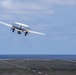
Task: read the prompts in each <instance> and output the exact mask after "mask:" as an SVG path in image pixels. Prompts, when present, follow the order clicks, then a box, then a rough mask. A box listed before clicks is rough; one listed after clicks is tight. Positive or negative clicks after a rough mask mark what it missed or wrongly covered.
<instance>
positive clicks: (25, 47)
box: [0, 0, 76, 55]
mask: <svg viewBox="0 0 76 75" xmlns="http://www.w3.org/2000/svg"><path fill="white" fill-rule="evenodd" d="M0 21H3V22H6V23H8V24H12V25H14V22H21V23H24V24H27V25H29V26H30V29H31V30H34V31H38V32H43V33H45V34H46V35H45V36H42V35H36V34H31V33H29V34H28V35H27V36H24V33H22V34H21V35H18V34H17V31H15V33H12V31H10V29H11V28H10V27H7V26H4V25H2V24H0V54H48V55H49V54H72V55H75V54H76V0H0Z"/></svg>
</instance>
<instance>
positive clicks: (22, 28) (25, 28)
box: [0, 21, 45, 36]
mask: <svg viewBox="0 0 76 75" xmlns="http://www.w3.org/2000/svg"><path fill="white" fill-rule="evenodd" d="M14 23H15V24H16V25H18V26H14V25H11V24H7V23H5V22H2V21H0V24H3V25H6V26H8V27H11V30H12V32H14V31H15V30H17V33H18V34H21V33H22V32H24V33H25V36H26V35H27V34H28V32H29V33H34V34H39V35H45V34H44V33H41V32H36V31H31V30H29V26H28V25H26V24H23V23H20V22H14Z"/></svg>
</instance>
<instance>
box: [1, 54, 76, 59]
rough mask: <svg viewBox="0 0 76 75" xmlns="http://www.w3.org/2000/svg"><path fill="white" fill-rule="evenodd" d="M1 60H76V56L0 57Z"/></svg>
mask: <svg viewBox="0 0 76 75" xmlns="http://www.w3.org/2000/svg"><path fill="white" fill-rule="evenodd" d="M0 59H36V60H44V59H48V60H76V55H0Z"/></svg>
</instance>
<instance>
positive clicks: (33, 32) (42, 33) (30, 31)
mask: <svg viewBox="0 0 76 75" xmlns="http://www.w3.org/2000/svg"><path fill="white" fill-rule="evenodd" d="M27 31H28V32H30V33H34V34H40V35H45V34H44V33H41V32H36V31H31V30H27Z"/></svg>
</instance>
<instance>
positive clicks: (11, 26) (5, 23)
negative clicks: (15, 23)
mask: <svg viewBox="0 0 76 75" xmlns="http://www.w3.org/2000/svg"><path fill="white" fill-rule="evenodd" d="M0 23H1V24H4V25H6V26H9V27H12V25H11V24H7V23H4V22H2V21H0Z"/></svg>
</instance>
